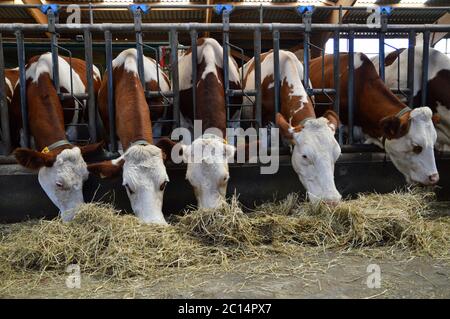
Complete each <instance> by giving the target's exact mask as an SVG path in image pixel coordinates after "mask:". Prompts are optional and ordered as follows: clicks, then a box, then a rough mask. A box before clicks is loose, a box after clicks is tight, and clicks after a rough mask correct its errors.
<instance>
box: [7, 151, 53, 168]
mask: <svg viewBox="0 0 450 319" xmlns="http://www.w3.org/2000/svg"><path fill="white" fill-rule="evenodd" d="M14 157H15V158H16V160H17V162H18V163H19V164H20V165H22V166H24V167H27V168H30V169H33V170H38V169H40V168H41V167H44V166H46V167H51V166H53V163H55V160H56V154H54V153H41V152H36V151H33V150H30V149H28V148H18V149H16V150H15V151H14Z"/></svg>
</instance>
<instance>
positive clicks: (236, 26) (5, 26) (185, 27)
mask: <svg viewBox="0 0 450 319" xmlns="http://www.w3.org/2000/svg"><path fill="white" fill-rule="evenodd" d="M47 29H48V25H47V24H24V23H1V24H0V32H14V31H16V30H19V31H24V32H25V31H26V32H34V33H36V32H45V31H47ZM222 29H223V24H222V23H210V24H207V23H196V22H190V23H143V24H142V31H190V30H197V31H222ZM255 29H258V30H261V31H274V30H279V31H304V30H305V25H304V24H302V23H262V24H260V23H230V30H231V31H254V30H255ZM55 30H56V31H58V32H70V31H73V32H78V31H80V30H90V31H92V32H104V31H111V32H119V33H120V32H132V31H134V24H133V23H96V24H85V23H82V24H56V25H55ZM311 30H312V31H341V32H345V31H368V32H376V31H379V30H380V27H378V26H373V25H367V24H328V23H313V24H311ZM409 31H415V32H423V31H433V32H450V24H417V25H416V24H414V25H411V24H395V25H394V24H391V25H388V26H387V30H386V32H409Z"/></svg>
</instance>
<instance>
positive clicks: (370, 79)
mask: <svg viewBox="0 0 450 319" xmlns="http://www.w3.org/2000/svg"><path fill="white" fill-rule="evenodd" d="M361 58H362V61H363V63H362V65H361V66H360V67H359V68H357V69H356V70H355V117H354V121H355V122H354V124H355V125H358V126H361V127H362V129H363V131H364V133H366V134H368V135H370V136H372V137H382V136H385V130H384V127H383V126H382V125H381V121H382V120H383V119H385V118H387V117H390V116H395V115H396V114H397V113H398V112H399V111H400V110H402V109H403V108H404V107H406V105H405V104H404V103H402V102H401V101H400V100H399V98H398V97H397V96H396V95H394V94H393V93H392V92H391V91H390V90H389V88H387V87H386V85H385V84H384V82H383V81H382V80H381V78H380V77H379V75H378V73H377V71H376V69H375V66H374V65H373V63H372V62H371V61H370V60H369V59H368V58H367V57H366V56H365V55H364V54H361ZM339 60H340V61H339V62H340V72H341V73H340V94H341V98H340V104H339V115H340V118H341V120H342V122H343V123H344V124H347V120H348V54H347V53H341V54H340V57H339ZM323 71H324V75H325V76H324V80H323V81H322V59H321V58H316V59H312V60H311V64H310V74H311V82H312V86H313V87H314V88H317V89H320V88H322V87H325V88H332V87H334V76H333V55H326V56H325V61H324V70H323ZM315 99H316V101H317V102H321V103H326V102H329V100H328V99H327V98H326V97H325V96H323V95H317V96H316V98H315ZM327 109H328V107H326V106H322V105H317V106H316V109H315V110H316V113H317V115H318V116H320V115H322V114H324V113H325V111H327ZM401 127H402V129H401V130H400V131H398V132H396V134H397V136H398V134H399V133H400V132H402V133H405V134H406V132H405V131H404V129H403V128H404V126H401ZM393 128H394V127H393Z"/></svg>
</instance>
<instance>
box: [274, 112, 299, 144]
mask: <svg viewBox="0 0 450 319" xmlns="http://www.w3.org/2000/svg"><path fill="white" fill-rule="evenodd" d="M275 122H276V124H277V125H278V127H279V128H280V131H281V135H283V136H284V137H285V138H287V139H289V140H293V139H294V133H298V132H300V131H301V130H302V128H303V126H301V125H298V126H296V127H292V126H291V125H290V124H289V123H288V122H287V121H286V119H285V118H284V116H283V115H282V114H281V113H277V116H276V118H275Z"/></svg>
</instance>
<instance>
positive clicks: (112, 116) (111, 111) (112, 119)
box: [105, 30, 117, 153]
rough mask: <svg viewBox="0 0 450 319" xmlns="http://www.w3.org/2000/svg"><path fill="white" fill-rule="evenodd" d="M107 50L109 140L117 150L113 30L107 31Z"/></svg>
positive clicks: (113, 148)
mask: <svg viewBox="0 0 450 319" xmlns="http://www.w3.org/2000/svg"><path fill="white" fill-rule="evenodd" d="M105 51H106V73H107V74H106V76H107V77H108V78H107V86H108V117H109V140H110V145H111V148H110V151H111V152H112V153H115V152H117V140H116V106H115V104H114V82H113V66H112V35H111V31H109V30H107V31H105Z"/></svg>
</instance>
